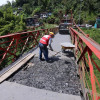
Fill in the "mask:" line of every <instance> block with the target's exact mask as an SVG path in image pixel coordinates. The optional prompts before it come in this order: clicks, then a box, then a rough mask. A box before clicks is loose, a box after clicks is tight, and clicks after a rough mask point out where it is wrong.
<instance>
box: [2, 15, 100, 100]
mask: <svg viewBox="0 0 100 100" xmlns="http://www.w3.org/2000/svg"><path fill="white" fill-rule="evenodd" d="M71 21H72V23H73V26H74V27H73V26H70V27H69V32H68V33H67V34H59V29H58V27H55V28H51V29H41V30H36V28H37V27H36V28H35V27H34V28H31V29H28V30H25V31H23V32H17V33H14V34H8V35H5V36H0V52H1V53H0V69H1V71H0V83H1V84H0V89H1V90H2V91H1V92H0V97H1V100H31V99H33V100H34V99H35V100H69V99H70V100H99V99H100V94H99V92H100V91H99V90H100V83H99V81H98V77H97V76H96V72H95V70H94V69H96V71H99V72H100V68H99V66H98V64H97V62H96V61H95V59H94V58H93V56H96V58H97V59H98V61H99V59H100V45H99V44H98V43H96V42H95V41H94V40H92V39H91V38H90V37H89V36H88V35H86V34H85V33H84V32H83V31H82V30H81V29H80V28H79V27H78V26H77V25H76V23H75V22H74V20H73V17H72V16H71ZM49 31H52V32H54V33H55V37H54V39H53V43H52V45H53V48H54V51H50V50H49V57H50V62H48V63H47V62H45V61H39V59H38V52H39V48H38V46H37V45H38V42H39V38H40V37H42V36H43V35H44V34H48V33H49ZM61 43H67V44H68V43H69V44H73V45H75V48H74V49H70V48H68V49H66V50H65V52H62V50H61V49H62V47H61ZM4 67H5V68H4Z"/></svg>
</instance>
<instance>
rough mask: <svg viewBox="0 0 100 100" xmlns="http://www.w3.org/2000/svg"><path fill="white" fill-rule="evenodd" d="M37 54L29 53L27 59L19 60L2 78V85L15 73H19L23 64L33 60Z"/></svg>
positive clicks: (0, 78)
mask: <svg viewBox="0 0 100 100" xmlns="http://www.w3.org/2000/svg"><path fill="white" fill-rule="evenodd" d="M34 55H35V54H33V53H29V54H28V55H26V56H25V57H23V58H22V59H21V60H19V61H18V62H17V63H15V64H14V65H13V66H12V67H11V68H10V69H8V70H7V71H5V73H3V74H2V75H1V76H0V83H1V82H3V81H4V80H5V79H7V78H8V77H9V76H10V75H12V74H13V73H14V72H15V71H17V70H18V69H19V68H21V66H22V65H23V64H25V63H26V62H27V61H28V60H29V59H31V58H32V57H33V56H34Z"/></svg>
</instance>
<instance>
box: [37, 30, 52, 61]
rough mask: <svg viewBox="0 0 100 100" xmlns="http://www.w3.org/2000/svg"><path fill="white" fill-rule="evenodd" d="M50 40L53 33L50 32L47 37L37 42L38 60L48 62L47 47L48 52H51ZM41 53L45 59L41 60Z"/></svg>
mask: <svg viewBox="0 0 100 100" xmlns="http://www.w3.org/2000/svg"><path fill="white" fill-rule="evenodd" d="M52 38H54V33H53V32H50V33H49V35H44V36H43V37H42V38H41V39H40V41H39V48H40V51H39V59H40V60H41V61H43V60H46V61H49V59H48V48H47V46H48V45H49V48H50V50H51V51H53V48H52V46H51V42H52ZM42 53H43V54H44V58H45V59H43V58H42Z"/></svg>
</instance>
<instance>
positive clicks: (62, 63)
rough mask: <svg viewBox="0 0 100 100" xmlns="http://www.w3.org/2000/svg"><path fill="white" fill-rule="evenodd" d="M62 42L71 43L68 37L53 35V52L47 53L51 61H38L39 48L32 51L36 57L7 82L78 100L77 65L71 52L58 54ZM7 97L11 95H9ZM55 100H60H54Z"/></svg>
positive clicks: (67, 99) (79, 87)
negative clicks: (69, 96)
mask: <svg viewBox="0 0 100 100" xmlns="http://www.w3.org/2000/svg"><path fill="white" fill-rule="evenodd" d="M62 42H71V40H70V35H60V34H56V35H55V38H54V39H53V43H52V45H53V49H54V51H53V52H52V51H49V57H50V59H51V60H50V62H49V63H47V62H45V61H39V59H38V53H39V48H37V49H36V50H35V51H34V53H35V54H36V56H35V57H34V58H33V59H31V61H30V62H29V63H28V64H27V65H25V67H24V68H22V70H20V71H18V72H17V73H16V74H15V75H13V76H12V77H10V79H8V81H10V82H16V83H19V84H22V85H26V86H30V87H35V88H38V89H43V90H49V91H53V92H57V93H64V94H66V95H67V94H70V95H76V96H75V98H76V97H77V99H75V98H74V96H73V98H70V100H80V98H79V96H80V89H81V86H80V82H79V78H78V77H77V65H76V63H75V59H74V54H73V52H71V51H65V53H62V52H60V51H61V46H60V43H62ZM55 51H56V52H55ZM57 52H59V53H57ZM12 86H13V85H12ZM20 88H21V87H20ZM0 89H1V88H0ZM22 89H23V88H22ZM6 91H7V89H6ZM8 91H9V89H8ZM15 91H16V92H18V91H20V89H19V90H15ZM23 91H24V90H23ZM30 91H31V90H30ZM39 93H40V92H39ZM8 95H11V94H10V93H9V94H8ZM31 95H33V94H31ZM0 96H1V94H0ZM66 97H67V96H66ZM48 98H49V97H48ZM5 100H6V99H5ZM15 100H17V99H15ZM18 100H20V99H18ZM29 100H30V99H29ZM37 100H38V99H37ZM40 100H44V99H40ZM46 100H51V99H46ZM52 100H53V99H52ZM55 100H62V99H57V98H55ZM66 100H69V98H66Z"/></svg>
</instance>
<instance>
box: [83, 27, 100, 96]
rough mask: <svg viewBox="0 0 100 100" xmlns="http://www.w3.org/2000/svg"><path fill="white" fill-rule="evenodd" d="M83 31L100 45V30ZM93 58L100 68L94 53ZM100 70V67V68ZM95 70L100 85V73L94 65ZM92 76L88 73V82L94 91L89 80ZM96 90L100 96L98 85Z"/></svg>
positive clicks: (85, 29) (99, 62) (84, 29)
mask: <svg viewBox="0 0 100 100" xmlns="http://www.w3.org/2000/svg"><path fill="white" fill-rule="evenodd" d="M82 30H83V31H84V32H85V33H86V34H89V37H91V38H92V39H93V40H95V41H96V42H97V43H99V44H100V29H95V28H90V29H87V28H82ZM86 57H87V54H86ZM92 58H93V60H94V61H95V62H96V64H97V65H98V66H99V65H100V60H99V59H98V58H97V57H96V56H95V54H94V53H92ZM99 68H100V66H99ZM93 69H94V74H95V76H96V77H97V79H98V81H99V83H100V76H99V75H100V72H99V71H98V70H97V68H96V66H95V65H94V64H93ZM88 75H89V76H90V72H89V73H88V74H87V73H86V80H87V82H88V85H89V88H90V89H92V86H91V81H90V79H89V76H88ZM96 89H97V93H99V94H100V89H99V87H98V85H97V83H96Z"/></svg>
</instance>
